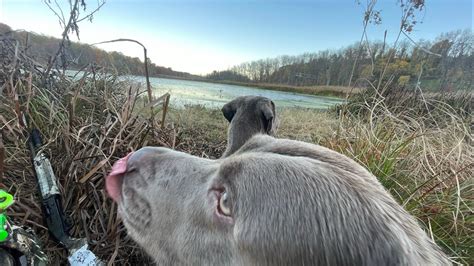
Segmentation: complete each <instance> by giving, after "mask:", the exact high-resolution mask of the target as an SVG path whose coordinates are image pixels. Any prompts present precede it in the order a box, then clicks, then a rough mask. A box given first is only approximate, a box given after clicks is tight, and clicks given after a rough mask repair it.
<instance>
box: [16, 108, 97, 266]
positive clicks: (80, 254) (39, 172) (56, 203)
mask: <svg viewBox="0 0 474 266" xmlns="http://www.w3.org/2000/svg"><path fill="white" fill-rule="evenodd" d="M23 120H24V124H25V125H27V123H26V119H25V117H24V116H23ZM28 143H29V146H30V150H31V155H32V159H33V165H34V168H35V172H36V177H37V180H38V185H39V188H40V193H41V198H42V206H43V212H44V215H45V219H46V224H47V226H48V230H49V232H50V233H51V235H52V236H53V237H54V238H55V239H56V240H57V241H58V242H59V243H61V244H62V245H63V246H64V247H65V248H66V249H67V250H68V251H69V253H70V256H69V258H68V259H69V262H70V264H71V265H102V264H103V263H102V262H101V261H100V260H99V259H98V258H97V257H96V256H95V255H94V254H93V253H92V252H91V251H90V250H88V248H87V240H86V239H83V238H72V237H71V236H70V235H69V233H68V231H69V229H70V228H69V226H68V224H67V223H66V220H65V217H64V211H63V208H62V205H61V194H60V192H59V188H58V184H57V179H56V176H55V175H54V171H53V168H52V166H51V163H50V161H49V159H48V158H47V157H46V155H45V154H44V153H43V151H42V150H41V146H42V145H43V143H42V140H41V135H40V132H39V130H38V129H36V128H34V129H32V130H31V133H30V136H29V140H28Z"/></svg>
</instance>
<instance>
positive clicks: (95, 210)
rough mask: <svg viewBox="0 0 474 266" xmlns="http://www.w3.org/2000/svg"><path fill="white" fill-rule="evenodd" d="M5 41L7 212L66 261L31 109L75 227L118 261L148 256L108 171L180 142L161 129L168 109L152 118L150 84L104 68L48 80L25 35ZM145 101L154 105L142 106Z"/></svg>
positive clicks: (0, 108)
mask: <svg viewBox="0 0 474 266" xmlns="http://www.w3.org/2000/svg"><path fill="white" fill-rule="evenodd" d="M0 47H1V48H0V49H1V50H0V58H1V62H0V86H1V87H0V88H1V90H0V99H1V101H0V103H1V105H0V130H1V134H0V136H2V139H3V146H4V148H3V147H2V153H4V158H3V156H1V157H0V158H1V159H2V161H0V169H3V172H2V174H3V179H2V180H1V185H2V187H3V188H4V189H6V190H7V191H9V192H10V193H12V194H14V197H15V204H14V205H13V207H11V208H10V209H9V211H8V212H7V214H8V216H9V217H10V218H11V219H12V221H11V222H12V223H14V224H16V225H22V226H23V225H24V226H28V227H31V228H33V229H34V230H35V232H36V233H37V234H38V236H39V237H40V239H41V241H42V243H43V245H44V247H45V252H46V253H47V254H48V256H49V258H50V261H51V262H54V263H59V262H65V259H66V257H67V254H66V251H65V250H64V249H63V248H62V247H60V246H59V245H58V244H57V243H56V242H54V241H52V240H51V238H50V236H49V234H48V231H47V228H46V226H45V223H44V221H43V216H42V211H41V207H40V206H41V205H40V202H41V201H40V195H39V191H38V188H37V184H36V177H35V174H34V171H33V166H32V164H31V159H30V158H31V157H30V156H31V155H30V153H29V149H28V146H27V139H28V131H27V130H26V128H25V126H24V125H23V124H22V123H21V119H19V118H20V114H21V113H25V114H26V115H27V117H29V120H30V124H31V125H33V126H35V127H36V128H38V129H39V130H40V131H41V133H42V137H43V143H44V144H45V145H44V146H43V148H42V149H43V150H44V151H45V152H46V154H48V156H49V158H50V160H51V163H52V165H53V168H54V171H55V173H56V175H57V177H58V179H59V183H60V190H61V195H62V200H63V206H64V209H65V211H66V213H67V215H68V217H69V220H70V223H71V231H70V232H71V234H72V235H73V236H75V237H86V238H87V239H88V241H89V244H90V247H91V248H92V250H93V252H94V253H95V254H97V255H98V256H100V257H101V258H102V259H103V260H105V261H108V262H110V263H117V264H124V263H144V262H147V258H146V256H144V255H143V254H142V253H141V251H140V249H138V248H137V246H136V244H135V243H133V242H132V241H131V240H130V239H128V238H127V237H126V233H125V229H124V228H123V226H122V225H121V223H120V219H119V218H118V217H117V211H116V210H117V208H116V205H115V204H114V203H112V201H111V200H110V199H109V198H108V196H107V195H106V193H105V190H104V177H105V175H106V174H107V171H108V170H109V169H110V167H111V164H112V163H113V162H114V161H115V160H116V159H117V158H119V157H121V156H123V155H124V154H126V153H127V152H129V151H131V150H135V149H137V148H138V147H142V146H145V145H160V146H170V147H173V146H174V144H173V143H174V142H175V140H173V139H172V136H173V134H172V133H171V132H172V130H170V129H166V128H165V129H161V127H160V121H161V116H159V117H156V118H155V117H153V119H150V116H149V115H150V112H149V110H150V109H149V108H150V105H149V104H147V105H145V106H144V105H143V104H142V103H143V102H144V101H138V99H139V97H140V95H141V93H142V91H141V90H140V86H138V85H136V84H135V85H134V84H130V83H128V82H124V81H119V80H118V79H117V78H116V77H114V76H110V75H107V74H104V73H105V72H102V71H101V70H100V69H97V68H94V69H93V68H86V69H84V72H83V74H81V76H80V77H77V79H74V80H73V79H69V78H68V77H66V76H65V75H62V74H60V73H58V72H52V73H51V74H50V75H49V76H48V77H47V79H46V82H43V79H42V77H43V72H42V70H43V69H44V68H43V67H42V66H40V65H38V64H37V63H35V62H34V61H33V60H32V59H30V58H28V56H27V55H26V54H25V53H24V47H22V46H20V45H19V44H18V42H16V41H15V40H13V39H10V38H8V36H1V37H0ZM139 103H140V106H138V104H139ZM155 104H156V102H155V103H152V106H154V105H155ZM160 106H161V105H160ZM145 108H146V110H147V112H141V111H140V110H144V109H145ZM155 109H157V108H155ZM156 111H157V110H156ZM142 113H144V114H147V117H144V116H143V115H142ZM156 114H157V113H156V112H155V114H154V115H156Z"/></svg>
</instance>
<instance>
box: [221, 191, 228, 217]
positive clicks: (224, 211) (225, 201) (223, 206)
mask: <svg viewBox="0 0 474 266" xmlns="http://www.w3.org/2000/svg"><path fill="white" fill-rule="evenodd" d="M219 210H220V211H221V213H222V214H223V215H225V216H230V207H229V196H228V195H227V192H226V191H224V192H222V194H221V198H220V199H219Z"/></svg>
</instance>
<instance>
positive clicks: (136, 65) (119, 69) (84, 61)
mask: <svg viewBox="0 0 474 266" xmlns="http://www.w3.org/2000/svg"><path fill="white" fill-rule="evenodd" d="M1 34H10V35H12V36H13V37H14V38H15V39H16V40H18V41H19V42H20V43H21V44H22V46H23V47H26V49H27V51H28V55H29V56H31V57H33V58H35V60H37V61H38V62H39V63H41V64H43V65H47V63H48V61H49V60H50V58H51V56H52V55H54V54H55V53H56V51H57V50H58V47H59V45H60V39H58V38H54V37H49V36H45V35H41V34H36V33H33V32H27V31H12V29H11V28H10V27H9V26H8V25H6V24H3V23H0V35H1ZM64 56H66V57H67V59H66V60H64V61H65V62H68V66H67V67H68V68H70V69H81V68H82V67H84V66H87V65H90V64H95V65H97V66H102V67H107V68H108V69H109V70H111V71H114V72H116V73H117V74H120V75H144V67H143V62H142V61H141V60H140V59H139V58H138V57H130V56H126V55H124V54H122V53H120V52H115V51H113V52H106V51H104V50H102V49H99V48H96V47H94V46H90V45H87V44H82V43H78V42H71V43H70V45H69V49H67V51H66V53H65V55H64ZM60 61H61V60H60ZM60 61H59V63H60ZM59 67H61V66H59ZM148 68H149V73H150V75H151V76H161V75H165V76H172V77H181V78H193V77H195V76H193V75H191V74H189V73H187V72H180V71H174V70H173V69H171V68H169V67H163V66H158V65H156V64H154V63H153V62H151V61H150V60H149V66H148Z"/></svg>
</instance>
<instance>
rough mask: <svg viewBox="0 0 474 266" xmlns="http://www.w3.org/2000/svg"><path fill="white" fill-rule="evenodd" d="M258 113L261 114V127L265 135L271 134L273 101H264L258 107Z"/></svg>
mask: <svg viewBox="0 0 474 266" xmlns="http://www.w3.org/2000/svg"><path fill="white" fill-rule="evenodd" d="M259 108H260V111H261V113H262V120H263V127H264V130H265V133H267V134H273V133H274V126H276V125H275V119H276V112H275V103H273V101H264V102H262V103H261V104H260V105H259Z"/></svg>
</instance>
